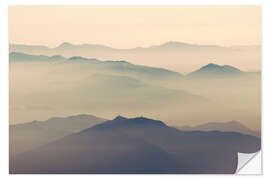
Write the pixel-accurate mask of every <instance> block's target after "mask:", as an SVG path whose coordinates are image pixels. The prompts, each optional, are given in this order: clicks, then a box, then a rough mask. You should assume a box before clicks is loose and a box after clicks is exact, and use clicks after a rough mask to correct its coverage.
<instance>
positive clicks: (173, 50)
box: [9, 41, 261, 74]
mask: <svg viewBox="0 0 270 180" xmlns="http://www.w3.org/2000/svg"><path fill="white" fill-rule="evenodd" d="M9 51H10V52H21V53H26V54H33V55H47V56H54V55H57V54H60V55H62V56H64V57H67V58H68V57H72V56H83V57H87V58H97V59H101V60H106V59H113V60H121V59H128V60H129V61H130V62H131V63H134V64H141V65H146V66H154V67H163V68H166V69H171V70H173V71H177V72H182V73H184V74H186V73H189V72H191V71H194V69H197V68H200V67H201V66H203V65H205V64H208V63H209V61H212V62H213V61H215V62H216V63H217V64H230V65H232V66H236V67H240V68H241V69H243V70H245V71H255V70H256V71H258V70H260V67H261V64H260V59H261V47H260V46H231V47H223V46H217V45H196V44H189V43H183V42H175V41H169V42H166V43H164V44H161V45H156V46H151V47H147V48H142V47H138V48H131V49H115V48H111V47H108V46H104V45H95V44H79V45H75V44H71V43H66V42H65V43H62V44H61V45H59V46H57V47H55V48H48V47H46V46H35V45H23V44H10V46H9ZM187 61H188V62H189V63H186V62H187Z"/></svg>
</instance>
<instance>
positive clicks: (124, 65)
mask: <svg viewBox="0 0 270 180" xmlns="http://www.w3.org/2000/svg"><path fill="white" fill-rule="evenodd" d="M9 59H10V62H11V63H14V62H47V63H58V64H59V63H60V64H61V63H65V64H67V63H68V64H69V63H73V64H74V63H75V64H83V65H84V66H88V67H89V66H91V67H92V68H93V67H95V68H97V69H109V70H112V71H114V72H121V73H124V74H129V75H132V74H134V75H136V76H142V75H145V77H149V78H156V77H157V78H159V79H162V78H164V79H166V78H167V79H168V78H170V79H176V80H181V78H182V77H184V76H183V75H182V74H181V73H179V72H174V71H171V70H168V69H164V68H155V67H150V66H142V65H135V64H132V63H130V62H128V61H123V60H122V61H111V60H107V61H101V60H98V59H89V58H85V57H81V56H73V57H70V58H65V57H63V56H61V55H54V56H45V55H39V56H37V55H30V54H25V53H18V52H11V53H10V54H9ZM245 74H251V73H248V72H244V71H241V70H239V69H237V68H235V67H233V66H230V65H218V64H214V63H209V64H207V65H205V66H203V67H201V68H199V69H198V70H195V71H193V72H191V73H189V74H187V75H186V76H185V77H188V78H220V77H235V76H240V75H245Z"/></svg>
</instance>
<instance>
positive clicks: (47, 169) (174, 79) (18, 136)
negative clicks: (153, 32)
mask: <svg viewBox="0 0 270 180" xmlns="http://www.w3.org/2000/svg"><path fill="white" fill-rule="evenodd" d="M259 49H260V47H253V46H252V47H227V48H225V47H221V46H200V45H193V44H187V43H180V42H168V43H165V44H162V45H159V46H152V47H149V48H134V49H114V48H111V47H107V46H103V45H91V44H83V45H73V44H70V43H63V44H61V45H60V46H58V47H56V48H48V47H46V46H25V45H12V44H11V45H10V54H9V60H10V64H9V67H10V76H9V77H10V83H9V84H10V93H9V95H10V123H11V124H10V127H9V129H10V141H9V142H10V173H12V174H13V173H14V174H20V173H31V174H32V173H34V174H36V173H45V174H47V173H55V174H59V173H68V174H70V173H72V174H73V173H75V174H78V173H106V174H108V173H147V174H149V173H176V174H178V173H180V174H198V173H203V174H208V173H214V174H215V173H216V174H220V173H221V174H227V173H229V174H231V173H234V172H235V170H236V168H237V153H238V152H242V153H254V152H257V151H258V150H260V147H261V140H260V131H261V130H260V128H261V121H260V119H261V89H260V87H261V86H260V85H261V73H260V72H250V71H246V69H249V68H247V67H245V65H246V64H249V65H250V64H252V63H251V61H252V62H253V61H254V62H256V63H255V64H256V65H255V66H254V67H256V66H257V65H258V61H256V59H257V58H258V57H257V55H258V54H257V53H258V50H259ZM210 54H211V56H213V57H218V60H212V58H209V55H210ZM227 56H230V57H231V58H229V60H228V59H227V60H226V63H223V61H224V59H223V58H226V57H227ZM247 56H248V58H245V63H243V62H244V61H242V60H241V58H243V57H247ZM236 57H237V58H238V60H237V61H236V59H235V58H236ZM249 58H250V59H249ZM186 59H188V63H187V61H186ZM206 59H207V61H206ZM251 59H252V60H251ZM142 62H143V63H142ZM209 62H210V63H209ZM213 62H214V63H213ZM224 62H225V61H224ZM259 63H260V62H259ZM165 64H166V65H165ZM221 64H225V65H221ZM167 65H169V66H167ZM198 65H200V66H198ZM238 65H239V66H238ZM191 67H192V68H191ZM182 68H183V69H182ZM238 68H239V69H238ZM255 69H256V68H255ZM187 71H188V72H189V73H187ZM89 113H90V114H95V115H96V116H92V115H87V114H89ZM70 114H78V115H75V116H68V115H70ZM117 114H121V115H123V116H117V117H115V116H116V115H117ZM138 115H141V116H140V117H137V116H138ZM63 116H64V118H61V117H63ZM124 116H125V117H124ZM134 116H135V117H136V118H126V117H134ZM144 116H146V117H151V118H153V119H160V120H162V121H160V120H153V119H150V118H146V117H144ZM51 117H55V118H51ZM101 117H102V118H101ZM113 117H115V118H113ZM108 119H113V120H108ZM33 120H34V121H33ZM37 120H38V121H37ZM44 120H45V121H44ZM174 127H176V128H174Z"/></svg>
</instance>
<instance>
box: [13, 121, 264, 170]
mask: <svg viewBox="0 0 270 180" xmlns="http://www.w3.org/2000/svg"><path fill="white" fill-rule="evenodd" d="M259 149H260V139H259V138H256V137H253V136H249V135H243V134H240V133H235V132H219V131H209V132H203V131H191V132H185V131H180V130H177V129H175V128H171V127H169V126H167V125H166V124H164V123H163V122H162V121H157V120H152V119H148V118H144V117H137V118H131V119H128V118H125V117H122V116H118V117H116V118H115V119H113V120H109V121H105V122H104V123H100V124H97V125H95V126H93V127H90V128H88V129H85V130H83V131H81V132H79V133H74V134H71V135H68V136H65V137H64V138H62V139H60V140H56V141H54V142H51V143H49V144H47V145H43V146H41V147H39V148H36V149H33V150H30V151H28V152H25V153H22V154H19V155H17V156H13V157H10V173H15V174H18V173H19V174H20V173H31V174H32V173H42V174H43V173H45V174H46V173H57V174H58V173H75V174H76V173H102V174H103V173H148V174H149V173H181V174H183V173H184V174H186V173H188V174H189V173H190V174H196V173H206V174H208V173H214V174H219V173H222V174H227V173H234V172H235V170H236V167H237V152H243V153H252V152H256V151H258V150H259Z"/></svg>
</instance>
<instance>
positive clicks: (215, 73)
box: [189, 63, 242, 77]
mask: <svg viewBox="0 0 270 180" xmlns="http://www.w3.org/2000/svg"><path fill="white" fill-rule="evenodd" d="M241 74H242V71H241V70H239V69H237V68H235V67H233V66H229V65H222V66H221V65H218V64H214V63H209V64H207V65H205V66H203V67H201V68H200V69H198V70H196V71H194V72H192V73H190V74H189V77H205V76H206V77H226V76H230V77H231V76H234V75H241Z"/></svg>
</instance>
